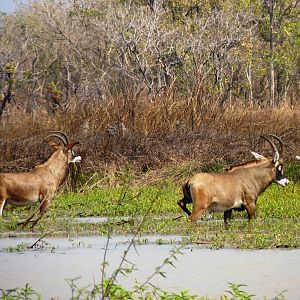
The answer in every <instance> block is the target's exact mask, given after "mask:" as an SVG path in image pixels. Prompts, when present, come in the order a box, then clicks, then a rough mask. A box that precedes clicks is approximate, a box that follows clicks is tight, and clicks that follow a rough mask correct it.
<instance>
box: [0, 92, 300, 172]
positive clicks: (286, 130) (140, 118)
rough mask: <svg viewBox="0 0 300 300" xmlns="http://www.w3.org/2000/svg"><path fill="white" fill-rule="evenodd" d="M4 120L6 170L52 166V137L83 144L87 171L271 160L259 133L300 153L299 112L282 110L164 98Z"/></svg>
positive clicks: (1, 149) (1, 158)
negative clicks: (55, 133)
mask: <svg viewBox="0 0 300 300" xmlns="http://www.w3.org/2000/svg"><path fill="white" fill-rule="evenodd" d="M7 109H8V110H7V111H6V113H5V115H4V116H3V118H2V119H1V127H0V171H1V172H5V171H23V170H27V169H28V168H31V167H33V166H34V165H36V164H37V163H40V162H41V161H43V160H45V159H46V158H47V157H48V156H49V155H50V153H51V149H49V147H48V146H47V145H46V144H44V143H43V139H44V138H45V136H46V135H47V133H48V132H49V131H50V130H61V131H64V132H66V133H67V134H68V135H69V136H70V139H72V140H78V141H80V143H81V145H80V146H79V147H78V150H77V151H78V152H79V153H80V154H81V155H82V156H83V164H82V168H83V171H84V172H94V171H99V170H103V169H104V168H107V166H108V165H114V166H117V167H123V166H130V167H131V168H135V169H137V170H141V171H143V172H146V171H148V170H150V169H159V168H162V167H164V166H166V165H169V164H180V163H184V162H187V161H195V163H197V164H199V165H201V164H203V163H210V162H223V163H225V164H232V163H238V162H241V161H243V160H245V159H249V158H250V154H249V153H250V152H249V150H250V149H251V150H254V151H257V152H259V153H262V154H266V155H268V154H270V153H271V151H270V147H269V145H267V144H266V143H264V142H263V141H262V140H261V139H260V138H259V135H260V134H265V133H274V134H277V135H279V136H281V137H282V139H283V140H284V141H285V144H286V145H285V158H286V160H292V159H293V158H294V157H295V155H296V154H298V155H299V152H300V109H299V107H291V106H290V105H288V104H283V105H282V106H280V107H277V108H274V109H270V108H261V107H249V106H244V105H241V104H231V105H227V106H226V105H225V106H223V107H220V106H218V105H213V103H212V102H208V103H206V104H205V103H204V104H203V103H202V104H201V105H200V101H199V99H195V98H193V97H190V98H175V96H174V95H171V94H170V95H164V96H160V97H156V98H153V99H151V100H149V99H148V98H147V97H146V96H139V97H135V96H132V97H129V96H127V97H124V96H119V97H116V98H114V99H106V100H105V101H102V102H99V103H88V102H87V103H85V104H83V105H80V106H78V105H77V106H76V105H70V106H69V107H68V108H66V109H63V110H57V111H56V112H55V113H49V112H48V111H47V110H46V109H45V108H43V107H40V108H39V109H38V110H36V111H34V113H26V111H24V110H23V109H20V108H16V107H15V106H14V105H13V104H11V105H10V106H9V107H8V108H7Z"/></svg>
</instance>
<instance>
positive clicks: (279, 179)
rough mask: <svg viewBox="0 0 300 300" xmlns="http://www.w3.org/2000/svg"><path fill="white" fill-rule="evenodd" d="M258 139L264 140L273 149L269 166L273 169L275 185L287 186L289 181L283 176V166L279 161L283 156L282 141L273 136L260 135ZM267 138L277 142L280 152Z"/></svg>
mask: <svg viewBox="0 0 300 300" xmlns="http://www.w3.org/2000/svg"><path fill="white" fill-rule="evenodd" d="M260 137H261V138H263V139H265V140H266V141H267V142H268V143H269V144H270V145H271V147H272V149H273V152H274V154H273V158H272V160H271V164H272V165H273V167H274V168H275V172H276V173H275V179H274V181H275V182H276V183H278V184H279V185H281V186H286V185H288V184H289V180H288V179H287V178H286V177H285V175H284V174H283V164H282V160H281V159H280V158H281V156H282V155H283V142H282V140H281V139H280V138H279V137H278V136H276V135H274V134H269V136H266V135H261V136H260ZM269 137H273V138H275V139H276V140H277V141H278V142H279V144H280V151H278V149H277V147H276V145H275V144H274V142H273V141H271V139H270V138H269Z"/></svg>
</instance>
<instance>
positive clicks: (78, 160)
mask: <svg viewBox="0 0 300 300" xmlns="http://www.w3.org/2000/svg"><path fill="white" fill-rule="evenodd" d="M70 162H71V163H76V162H81V156H80V155H79V156H75V157H74V158H73V159H72V160H71V161H70Z"/></svg>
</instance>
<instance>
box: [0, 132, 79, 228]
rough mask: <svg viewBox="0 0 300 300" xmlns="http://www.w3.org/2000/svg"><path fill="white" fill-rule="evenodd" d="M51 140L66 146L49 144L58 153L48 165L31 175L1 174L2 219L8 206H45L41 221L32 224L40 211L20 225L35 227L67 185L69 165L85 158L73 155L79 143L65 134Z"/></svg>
mask: <svg viewBox="0 0 300 300" xmlns="http://www.w3.org/2000/svg"><path fill="white" fill-rule="evenodd" d="M49 137H56V138H58V139H59V140H60V141H61V142H62V143H63V145H59V144H57V143H55V142H53V141H48V144H49V145H51V146H52V147H54V149H55V152H54V153H53V154H52V155H51V157H50V158H49V159H48V160H47V161H45V162H44V163H43V164H40V165H37V166H35V167H34V168H33V169H32V170H30V171H29V172H22V173H1V174H0V216H2V213H3V209H4V206H5V205H6V204H10V205H13V206H23V205H31V204H34V203H36V202H38V201H40V202H41V204H40V207H39V215H38V217H37V218H36V219H35V220H34V221H31V220H32V218H33V217H34V216H35V215H36V214H37V211H36V212H35V213H34V214H32V215H31V216H30V217H29V218H28V219H27V220H26V221H24V222H22V223H19V224H20V225H22V226H23V227H25V226H26V225H27V224H28V223H29V222H33V225H32V227H33V226H34V225H35V224H36V223H37V222H38V221H39V220H40V219H41V217H42V216H43V214H44V213H45V212H46V210H47V208H48V207H49V205H50V201H51V199H52V198H53V196H54V194H55V192H56V191H57V189H58V187H59V186H60V184H61V183H62V182H63V180H64V178H65V176H66V174H67V171H68V165H69V163H70V162H78V161H80V160H81V157H80V156H75V155H74V153H73V151H72V148H73V147H74V146H75V145H77V144H78V142H73V143H69V142H68V138H67V137H66V135H65V134H63V133H62V132H53V133H51V134H50V135H48V137H47V138H49Z"/></svg>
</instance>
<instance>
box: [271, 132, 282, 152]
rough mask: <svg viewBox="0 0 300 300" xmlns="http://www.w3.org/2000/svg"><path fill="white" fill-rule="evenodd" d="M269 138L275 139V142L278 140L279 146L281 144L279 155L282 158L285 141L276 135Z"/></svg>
mask: <svg viewBox="0 0 300 300" xmlns="http://www.w3.org/2000/svg"><path fill="white" fill-rule="evenodd" d="M269 136H271V137H273V138H274V139H275V140H277V141H278V142H279V144H280V152H279V154H280V156H281V157H282V156H283V141H282V139H281V138H280V137H279V136H277V135H275V134H269Z"/></svg>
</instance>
